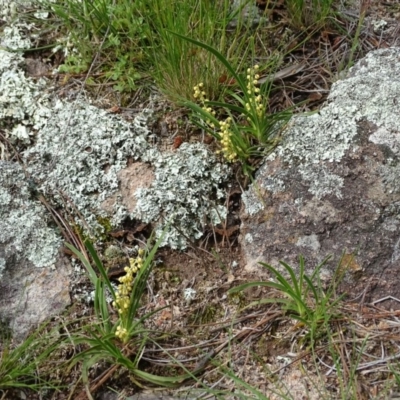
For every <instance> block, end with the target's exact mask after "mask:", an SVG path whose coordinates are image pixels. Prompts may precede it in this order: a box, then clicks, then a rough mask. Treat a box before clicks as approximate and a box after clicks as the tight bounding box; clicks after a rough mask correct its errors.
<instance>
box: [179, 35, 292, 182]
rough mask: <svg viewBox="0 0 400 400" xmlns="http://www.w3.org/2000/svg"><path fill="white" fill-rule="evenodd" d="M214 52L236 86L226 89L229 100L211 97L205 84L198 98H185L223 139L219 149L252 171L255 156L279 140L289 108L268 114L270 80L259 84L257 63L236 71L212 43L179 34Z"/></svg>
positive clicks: (197, 89)
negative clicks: (259, 85)
mask: <svg viewBox="0 0 400 400" xmlns="http://www.w3.org/2000/svg"><path fill="white" fill-rule="evenodd" d="M175 35H176V36H178V37H180V38H181V39H183V40H187V41H189V42H191V43H193V44H195V45H197V46H200V47H202V48H204V49H205V50H207V51H209V52H210V53H212V54H213V55H214V56H215V57H216V58H217V59H218V60H219V61H220V62H221V63H222V64H223V65H224V66H225V68H226V69H227V72H228V73H229V74H230V75H231V77H230V78H229V81H230V82H233V83H234V85H235V86H234V87H235V89H236V88H237V87H238V89H239V90H235V91H233V90H227V91H226V98H227V100H226V101H223V102H217V101H209V100H208V99H207V96H206V91H205V89H204V85H203V84H202V83H199V84H198V85H196V86H195V87H194V88H193V89H194V94H193V97H194V99H195V101H184V105H186V106H187V107H188V108H190V109H191V110H192V111H193V117H194V118H193V119H194V122H195V123H196V124H197V125H198V126H199V127H201V128H202V129H204V130H205V131H207V133H209V134H210V135H212V136H213V137H214V138H216V139H217V140H218V142H219V143H220V146H221V147H220V150H219V151H220V153H221V154H222V155H223V156H224V158H225V159H226V160H227V161H228V162H235V161H239V162H240V163H241V164H242V166H243V170H244V172H245V173H247V174H249V173H251V172H252V166H251V163H252V161H253V159H256V158H260V157H263V156H265V155H266V154H268V153H269V152H270V151H271V150H272V149H273V148H274V147H275V146H276V144H277V143H278V141H279V137H280V133H281V132H282V130H283V128H284V126H285V123H286V122H287V121H288V119H289V118H290V115H291V114H290V113H289V112H288V111H284V112H280V113H274V114H268V112H267V106H268V99H269V93H270V90H271V80H267V81H266V82H265V83H264V84H263V85H262V86H261V87H258V80H259V78H260V77H259V69H260V67H259V66H258V65H255V66H254V67H252V68H248V69H247V71H246V75H243V74H239V73H237V72H236V71H235V70H234V68H233V67H232V65H231V64H230V63H229V61H228V60H227V59H226V58H225V57H224V56H223V55H222V54H221V53H219V52H218V51H217V50H215V49H214V48H213V47H211V46H208V45H207V44H205V43H202V42H199V41H197V40H194V39H191V38H188V37H185V36H182V35H179V34H177V33H175Z"/></svg>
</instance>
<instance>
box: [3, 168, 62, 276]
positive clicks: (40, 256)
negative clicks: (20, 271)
mask: <svg viewBox="0 0 400 400" xmlns="http://www.w3.org/2000/svg"><path fill="white" fill-rule="evenodd" d="M0 187H1V191H0V243H2V249H3V251H4V254H3V257H4V258H3V261H4V262H3V264H4V265H3V268H4V267H5V265H6V260H7V259H8V258H10V259H13V260H14V261H13V262H17V261H19V260H20V258H21V257H22V255H23V257H24V258H25V259H28V260H29V261H31V262H32V263H33V265H34V266H36V267H50V266H52V265H53V264H54V263H55V260H56V256H57V252H58V248H59V246H60V245H61V239H60V236H59V235H58V234H56V232H55V231H54V229H52V228H49V227H48V225H47V224H48V222H49V215H48V213H47V212H46V209H45V207H44V206H43V205H42V204H41V203H40V202H38V201H37V199H35V198H33V196H34V195H33V194H32V188H30V186H29V183H28V182H27V180H26V177H25V175H24V172H23V170H22V168H21V167H20V166H19V165H18V164H14V163H10V162H4V161H3V162H0ZM1 270H2V268H1V266H0V274H1ZM0 276H1V275H0Z"/></svg>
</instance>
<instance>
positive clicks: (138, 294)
mask: <svg viewBox="0 0 400 400" xmlns="http://www.w3.org/2000/svg"><path fill="white" fill-rule="evenodd" d="M165 232H166V230H165V231H164V234H165ZM163 237H164V236H163V235H162V236H161V237H160V239H159V240H158V241H157V242H156V244H155V245H154V246H153V247H152V248H151V250H140V251H139V254H138V257H137V258H136V259H132V260H131V261H130V266H129V267H126V268H125V272H126V275H125V276H124V277H122V278H120V285H119V286H118V289H117V290H115V289H114V287H113V285H112V283H111V282H110V280H109V278H108V275H107V271H106V270H105V268H104V266H103V264H102V262H101V260H100V258H99V256H98V255H97V253H96V251H95V249H94V247H93V245H92V244H91V243H90V241H88V240H86V241H85V245H86V247H87V249H88V251H89V253H90V256H91V257H92V259H93V261H94V263H95V265H96V267H97V269H98V271H99V276H98V275H97V273H96V272H95V270H94V268H93V267H92V265H91V264H90V262H89V260H87V259H86V258H85V256H84V255H83V254H82V253H81V252H80V251H78V250H77V249H76V248H75V247H74V246H72V245H70V244H67V246H68V248H69V249H70V250H71V251H72V252H73V253H74V254H75V255H76V256H77V257H78V258H79V260H80V261H81V262H82V263H83V265H84V266H85V268H86V270H87V272H88V274H89V277H90V280H91V282H92V283H93V285H94V286H95V295H94V313H95V315H94V316H95V321H94V322H93V323H90V325H88V326H86V327H84V328H82V330H81V331H78V332H77V333H75V334H73V335H72V342H73V343H74V344H75V345H78V344H79V345H85V346H86V349H85V350H83V351H82V352H80V353H79V354H77V356H75V357H74V359H73V361H72V363H71V368H72V367H73V366H74V365H76V364H77V363H78V362H82V377H83V381H84V383H85V385H86V388H87V390H88V387H87V385H88V380H89V378H88V373H89V369H90V368H91V367H92V366H93V365H94V364H96V363H98V362H100V361H102V362H109V363H111V364H113V365H118V366H121V367H124V368H126V369H127V370H128V371H129V373H130V376H131V380H132V381H134V382H136V383H137V384H138V385H140V382H139V381H146V382H149V383H153V384H155V385H158V386H168V387H172V386H175V385H176V384H178V383H180V382H182V381H183V380H184V379H187V378H188V376H187V375H181V376H175V377H163V376H158V375H154V374H150V373H147V372H145V371H142V370H141V369H140V368H139V361H140V357H141V352H142V350H143V348H144V346H145V345H146V343H147V341H148V340H149V335H150V332H149V331H148V330H147V329H145V328H144V326H143V324H144V322H145V321H146V319H148V318H149V317H150V316H152V315H153V314H155V313H156V312H158V311H160V310H159V309H158V310H155V311H152V312H150V313H147V314H145V315H143V316H142V317H138V314H139V307H140V305H141V300H142V297H143V293H144V291H145V289H146V284H147V280H148V277H149V275H150V272H151V268H152V262H153V259H154V256H155V254H156V251H157V249H158V247H159V245H160V243H161V242H162V240H163ZM134 274H136V276H134ZM107 293H109V294H110V295H111V297H112V304H113V306H114V307H115V309H116V310H117V313H118V317H117V318H116V319H115V318H114V319H113V317H112V315H110V311H109V304H108V301H107Z"/></svg>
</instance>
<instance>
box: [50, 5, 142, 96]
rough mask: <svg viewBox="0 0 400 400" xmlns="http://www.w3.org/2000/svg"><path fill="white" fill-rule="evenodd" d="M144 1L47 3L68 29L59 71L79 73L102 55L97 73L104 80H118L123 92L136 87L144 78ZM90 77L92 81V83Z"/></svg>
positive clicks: (118, 85)
mask: <svg viewBox="0 0 400 400" xmlns="http://www.w3.org/2000/svg"><path fill="white" fill-rule="evenodd" d="M142 4H143V2H140V1H139V2H136V1H135V2H131V1H128V0H123V1H118V2H113V1H112V0H94V1H93V0H82V1H77V0H63V1H58V2H55V3H53V2H51V1H48V2H47V7H48V8H49V9H50V10H51V11H52V12H54V14H55V15H56V16H57V17H58V19H59V20H60V21H62V28H63V29H66V31H65V35H67V37H66V39H64V41H65V40H67V41H68V46H67V47H66V49H67V50H68V54H67V55H66V59H65V63H64V65H62V66H61V67H60V71H63V72H72V73H80V72H85V71H87V70H88V68H89V66H90V65H91V63H92V62H93V60H94V59H95V56H96V55H99V57H98V59H97V63H96V68H97V69H100V73H97V74H96V76H97V78H98V79H100V80H101V82H105V81H109V80H111V82H115V86H114V89H115V90H117V91H120V92H124V91H131V90H133V89H135V88H136V81H137V80H138V79H140V78H141V74H140V73H139V67H140V65H141V61H142V57H143V54H142V50H141V46H140V42H141V40H143V39H144V33H143V30H144V21H143V19H142V18H141V16H140V14H141V12H140V6H141V5H142ZM93 80H94V77H91V79H90V80H89V83H93V82H92V81H93Z"/></svg>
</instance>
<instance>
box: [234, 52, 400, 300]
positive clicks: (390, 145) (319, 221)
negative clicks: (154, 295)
mask: <svg viewBox="0 0 400 400" xmlns="http://www.w3.org/2000/svg"><path fill="white" fill-rule="evenodd" d="M399 99H400V49H397V48H392V49H386V50H379V51H375V52H371V53H370V54H368V55H367V57H366V58H364V59H363V60H361V61H360V62H358V63H357V64H356V65H355V66H354V67H353V68H352V69H351V70H350V72H349V74H348V77H347V78H346V79H344V80H342V81H339V82H337V83H335V84H334V85H333V87H332V91H331V94H330V96H329V98H328V101H327V103H326V104H325V106H324V107H323V108H322V109H321V110H320V111H319V112H318V113H315V114H312V115H309V116H298V117H295V118H293V120H292V121H291V123H290V126H289V127H288V129H287V131H286V133H285V136H284V139H283V141H282V143H281V145H280V146H279V147H278V148H277V149H276V150H275V151H274V153H273V154H271V155H270V156H269V157H268V158H267V159H266V161H265V163H264V165H263V166H262V167H261V168H260V170H259V171H258V174H257V177H256V180H255V182H254V184H253V185H252V186H251V187H250V189H249V190H248V191H247V192H246V193H245V194H244V196H243V201H244V207H243V210H242V220H243V224H242V230H241V244H242V250H243V254H244V257H245V259H246V263H247V267H248V268H252V267H254V266H255V265H256V263H257V261H265V262H268V263H270V264H273V265H276V266H277V265H278V261H279V260H283V261H285V262H287V263H289V264H292V265H293V266H296V265H297V264H298V255H299V254H303V255H304V256H305V258H306V260H307V266H308V268H309V271H308V272H310V269H311V268H313V267H315V266H316V265H317V264H318V263H319V262H321V260H322V259H324V258H325V257H326V256H327V255H329V254H332V255H333V256H334V257H333V260H334V261H332V262H330V263H329V264H327V268H326V269H325V270H324V277H325V278H327V277H328V276H329V274H332V272H333V269H334V267H335V266H336V265H337V264H335V263H337V262H338V260H339V258H340V256H341V255H342V254H345V257H344V260H345V261H349V260H350V255H352V254H353V255H354V259H353V260H351V261H350V262H349V263H348V264H349V270H350V273H349V274H348V275H347V277H346V280H347V283H348V284H350V285H353V288H354V291H353V292H352V293H351V295H352V296H354V297H356V296H357V295H361V294H362V293H363V291H364V290H368V296H367V298H374V299H377V298H381V297H384V296H386V295H392V296H396V297H400V295H399V294H400V286H399V285H398V277H399V275H400V123H399V115H400V100H399Z"/></svg>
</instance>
